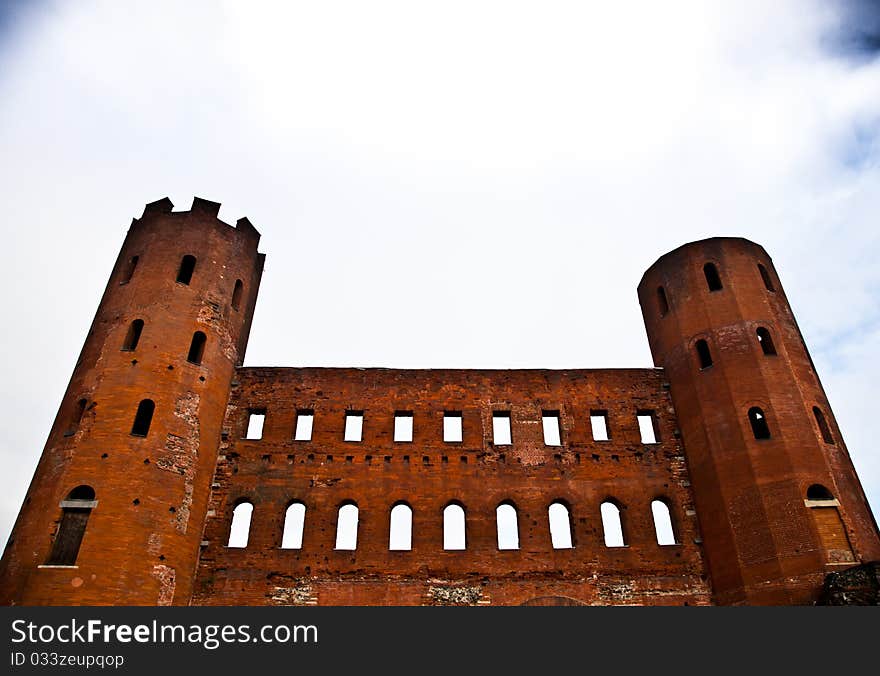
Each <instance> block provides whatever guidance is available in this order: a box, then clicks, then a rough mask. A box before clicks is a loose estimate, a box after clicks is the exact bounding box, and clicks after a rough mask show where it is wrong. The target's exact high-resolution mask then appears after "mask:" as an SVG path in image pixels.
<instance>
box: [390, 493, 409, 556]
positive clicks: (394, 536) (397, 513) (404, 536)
mask: <svg viewBox="0 0 880 676" xmlns="http://www.w3.org/2000/svg"><path fill="white" fill-rule="evenodd" d="M388 549H390V550H391V551H397V552H407V551H410V550H411V549H412V507H410V506H409V505H407V504H406V503H403V502H401V503H398V504H396V505H394V507H392V508H391V523H390V533H389V536H388Z"/></svg>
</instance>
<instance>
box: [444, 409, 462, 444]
mask: <svg viewBox="0 0 880 676" xmlns="http://www.w3.org/2000/svg"><path fill="white" fill-rule="evenodd" d="M461 440H462V424H461V412H460V411H446V412H444V413H443V441H444V442H446V443H447V444H454V443H459V442H461Z"/></svg>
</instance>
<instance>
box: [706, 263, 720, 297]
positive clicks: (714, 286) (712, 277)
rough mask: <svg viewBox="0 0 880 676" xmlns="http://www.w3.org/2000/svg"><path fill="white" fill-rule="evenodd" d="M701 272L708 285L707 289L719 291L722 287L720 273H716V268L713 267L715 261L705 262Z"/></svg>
mask: <svg viewBox="0 0 880 676" xmlns="http://www.w3.org/2000/svg"><path fill="white" fill-rule="evenodd" d="M703 274H704V275H706V284H707V285H708V286H709V291H721V289H722V288H723V287H722V285H721V275H719V274H718V268H717V267H715V263H706V264H705V265H704V266H703Z"/></svg>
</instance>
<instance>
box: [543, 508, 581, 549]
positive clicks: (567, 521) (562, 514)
mask: <svg viewBox="0 0 880 676" xmlns="http://www.w3.org/2000/svg"><path fill="white" fill-rule="evenodd" d="M547 517H548V519H549V521H550V541H551V543H552V544H553V549H571V548H572V547H574V543H573V541H572V537H571V514H570V513H569V511H568V507H567V506H566V505H565V504H564V503H562V502H560V501H559V500H557V501H556V502H553V503H551V505H550V507H548V508H547Z"/></svg>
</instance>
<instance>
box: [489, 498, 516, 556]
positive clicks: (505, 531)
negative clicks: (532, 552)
mask: <svg viewBox="0 0 880 676" xmlns="http://www.w3.org/2000/svg"><path fill="white" fill-rule="evenodd" d="M495 523H496V527H497V529H498V549H519V525H518V523H517V518H516V507H514V506H513V505H512V504H510V503H509V502H504V503H501V504H500V505H498V507H497V508H496V509H495Z"/></svg>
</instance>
